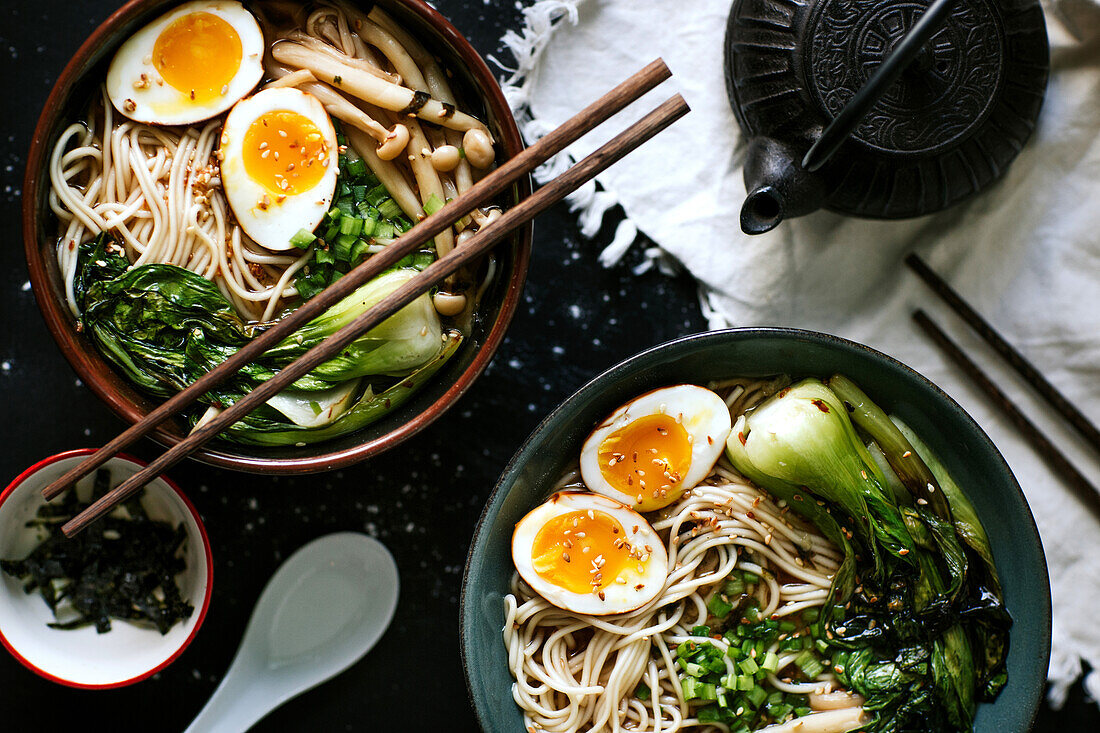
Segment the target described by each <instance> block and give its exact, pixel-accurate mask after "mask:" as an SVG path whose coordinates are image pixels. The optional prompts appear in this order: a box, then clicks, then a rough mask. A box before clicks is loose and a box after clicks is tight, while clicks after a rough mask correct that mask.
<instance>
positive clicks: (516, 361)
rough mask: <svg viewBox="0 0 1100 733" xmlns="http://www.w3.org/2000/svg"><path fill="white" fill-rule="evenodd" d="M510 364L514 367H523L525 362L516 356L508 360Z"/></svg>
mask: <svg viewBox="0 0 1100 733" xmlns="http://www.w3.org/2000/svg"><path fill="white" fill-rule="evenodd" d="M508 366H510V367H512V368H513V369H522V368H523V362H522V361H520V360H519V359H517V358H515V357H512V358H511V359H509V360H508Z"/></svg>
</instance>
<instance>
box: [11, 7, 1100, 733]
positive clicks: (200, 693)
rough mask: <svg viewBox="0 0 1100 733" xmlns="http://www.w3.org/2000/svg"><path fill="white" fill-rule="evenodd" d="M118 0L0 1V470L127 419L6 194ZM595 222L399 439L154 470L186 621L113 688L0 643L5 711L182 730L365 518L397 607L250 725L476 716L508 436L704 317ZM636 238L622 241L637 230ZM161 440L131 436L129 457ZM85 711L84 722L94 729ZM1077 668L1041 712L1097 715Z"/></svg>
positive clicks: (554, 240) (414, 723) (382, 725)
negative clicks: (452, 395) (192, 549)
mask: <svg viewBox="0 0 1100 733" xmlns="http://www.w3.org/2000/svg"><path fill="white" fill-rule="evenodd" d="M434 4H435V5H436V6H437V7H438V8H439V9H440V11H442V12H443V13H444V14H445V15H447V16H448V17H449V18H450V19H451V20H452V21H453V22H454V23H455V25H456V26H457V27H458V28H459V30H460V31H462V32H463V33H465V34H466V36H467V37H468V38H469V39H470V40H471V42H472V43H473V45H474V46H475V47H476V48H477V49H478V50H479V51H480V52H481V53H482V54H483V55H490V54H492V55H494V56H496V57H497V58H503V59H507V52H505V51H502V49H501V48H500V47H499V45H498V40H499V38H500V37H501V35H502V34H503V33H504V31H505V30H507V29H509V28H518V27H519V25H520V10H519V9H518V6H519V5H520V3H517V2H514V1H513V0H436V2H435V3H434ZM117 5H118V0H83V2H81V3H73V2H71V0H21V1H19V2H7V3H4V5H3V10H2V11H0V59H2V64H3V73H2V74H0V88H2V90H3V99H4V100H5V101H4V105H3V108H4V123H5V124H4V131H3V134H2V136H0V169H2V170H0V189H2V190H0V226H2V229H0V233H2V235H3V237H4V243H5V244H4V246H3V247H2V248H0V257H2V258H3V259H2V262H3V266H2V267H0V304H2V305H0V318H2V322H3V327H2V328H0V403H2V404H4V405H5V406H6V409H7V414H6V415H5V418H4V419H3V420H2V421H0V445H2V446H3V451H2V453H0V485H3V484H6V483H7V482H8V481H10V480H11V478H13V477H14V476H15V475H16V474H18V473H19V472H20V471H22V470H23V469H24V468H25V467H27V466H28V465H30V464H31V463H34V462H35V461H37V460H39V459H41V458H44V457H46V456H49V455H52V454H55V453H58V452H61V451H64V450H68V449H71V448H78V447H90V446H99V445H102V444H103V443H104V442H106V441H107V440H108V439H109V438H111V437H112V436H114V435H115V434H116V433H118V432H119V431H120V430H121V429H122V428H123V427H124V426H123V425H122V423H121V422H120V421H119V420H118V419H117V418H116V417H115V416H114V415H113V413H111V412H110V411H109V410H108V409H107V408H106V407H105V406H104V405H102V404H101V403H100V402H99V401H98V400H97V399H96V398H95V396H94V395H92V393H91V392H90V391H89V390H88V389H87V388H86V387H84V386H83V385H82V384H81V383H80V381H79V380H78V379H77V378H76V375H75V374H74V373H73V371H72V370H71V369H70V367H69V365H68V362H66V361H65V359H64V358H63V357H62V356H61V354H60V352H59V351H58V349H57V347H56V346H55V344H54V342H53V340H52V338H51V337H50V335H49V333H48V332H47V330H46V328H45V325H44V323H43V322H42V319H41V317H40V316H39V313H38V309H37V307H36V305H35V302H34V295H33V293H32V292H31V291H30V284H29V282H28V276H27V270H26V266H25V264H24V261H23V250H22V243H21V233H20V223H19V207H20V197H21V195H22V192H21V191H20V185H21V181H22V176H23V166H24V162H25V158H26V151H27V146H28V144H29V141H30V135H31V131H32V129H33V126H34V123H35V121H36V119H37V117H38V113H39V111H40V110H41V107H42V104H43V103H44V101H45V99H46V95H47V93H48V92H49V90H50V87H51V86H52V84H53V82H54V79H55V78H56V77H57V75H58V73H59V72H60V71H61V69H62V67H63V66H64V64H65V63H66V62H67V60H68V58H69V56H70V55H71V54H72V53H73V51H75V50H76V48H77V46H78V45H79V44H80V43H81V42H82V41H83V39H84V38H85V36H86V35H87V34H88V33H89V32H91V30H92V29H93V28H94V27H95V26H96V25H98V24H99V23H100V22H102V21H103V20H104V19H105V18H106V17H107V15H108V14H109V13H110V12H111V11H112V10H114V9H115V8H116V7H117ZM608 237H609V232H603V233H601V236H600V237H597V239H596V240H594V241H589V240H585V239H581V238H580V237H579V236H578V235H577V232H576V227H575V224H574V221H573V217H572V215H571V214H570V213H569V212H568V211H567V210H566V208H565V207H564V206H559V207H557V208H555V209H552V210H551V211H549V212H548V213H546V214H545V215H543V216H542V217H541V218H540V219H539V221H538V222H537V224H536V227H535V252H534V258H533V262H532V267H531V271H530V275H529V277H528V282H527V286H526V289H525V293H524V302H523V305H522V306H521V308H520V309H519V311H518V313H517V316H516V318H515V320H514V322H513V324H512V327H511V330H510V332H509V334H510V335H509V336H508V338H507V339H506V340H505V341H504V344H503V345H502V347H501V348H500V350H499V351H498V353H497V355H496V358H495V359H494V361H493V363H492V364H491V365H490V367H489V369H488V370H487V371H486V373H485V374H484V375H483V376H482V377H481V378H480V379H479V380H478V381H477V383H476V384H474V386H473V388H472V389H471V390H470V392H469V393H468V394H467V395H466V396H465V397H463V398H462V399H461V400H460V401H459V402H458V404H457V405H456V406H455V407H454V408H453V409H452V410H451V411H450V412H449V413H447V414H446V415H444V416H443V417H442V418H441V419H440V420H438V421H437V422H435V423H434V424H433V425H432V426H431V427H429V428H428V429H427V430H425V431H424V432H422V433H420V434H419V435H418V436H416V437H415V438H413V439H411V440H409V441H408V442H406V443H404V444H403V445H402V446H401V447H400V448H399V449H397V450H394V451H392V452H390V453H388V454H385V455H382V456H380V457H378V458H375V459H372V460H370V461H368V462H366V463H363V464H360V465H358V466H355V467H353V468H349V469H346V470H343V471H338V472H333V473H328V474H319V475H316V476H306V477H298V478H277V477H263V476H252V475H246V474H237V473H231V472H226V471H221V470H217V469H213V468H210V467H208V466H205V465H202V464H199V463H195V462H186V463H183V464H181V465H179V466H177V467H176V468H174V469H172V471H171V472H170V475H171V477H172V478H173V479H175V480H176V481H177V482H178V483H179V484H180V485H181V486H182V487H183V488H184V490H185V491H186V492H187V493H188V495H189V496H190V497H191V499H192V500H193V501H194V503H195V504H196V506H197V507H198V509H199V511H200V513H201V514H202V516H203V520H204V522H205V523H206V528H207V530H208V532H209V534H210V540H211V544H212V547H213V554H214V582H213V599H212V602H211V605H210V610H209V613H208V615H207V617H206V620H205V622H204V625H203V627H202V630H201V632H200V633H199V634H198V636H197V637H196V638H195V640H194V641H193V643H192V644H191V646H190V647H189V648H188V649H187V650H186V651H185V652H184V653H183V655H182V656H181V657H180V658H179V659H178V660H176V662H175V663H173V664H172V665H171V666H170V667H168V668H167V669H166V670H164V671H163V672H161V673H159V674H157V675H156V676H154V677H153V678H151V679H150V680H147V681H145V682H141V683H139V684H137V685H134V686H132V687H129V688H124V689H121V690H113V691H96V692H87V691H79V690H72V689H69V688H63V687H60V686H58V685H54V684H52V683H49V682H47V681H45V680H43V679H40V678H39V677H37V676H35V675H34V674H32V673H31V672H29V671H27V670H26V669H24V668H23V667H22V666H21V665H20V664H19V663H18V662H16V661H15V660H14V659H13V658H11V657H10V656H9V655H6V654H0V709H2V710H3V711H4V713H3V720H4V722H5V723H8V724H12V723H15V722H17V721H21V722H23V723H33V724H34V725H35V726H36V727H37V728H38V729H42V730H62V729H68V730H75V729H79V727H80V726H81V725H82V724H83V725H88V723H89V722H90V721H98V722H99V723H105V722H107V721H110V722H111V723H112V728H114V729H116V730H118V731H131V730H133V731H173V730H183V728H185V727H186V725H187V723H188V722H189V721H190V720H191V718H192V717H193V716H194V715H195V714H196V713H197V712H198V711H199V709H200V708H201V707H202V705H203V703H204V702H205V701H206V699H207V698H208V697H209V696H210V694H211V693H212V692H213V691H214V688H215V687H216V686H217V684H218V682H219V681H220V679H221V677H222V675H223V673H224V672H225V670H226V669H227V668H228V666H229V663H230V660H231V659H232V657H233V654H234V652H235V650H236V648H237V644H238V642H239V640H240V638H241V634H242V633H243V631H244V627H245V624H246V623H247V621H248V617H249V614H250V612H251V610H252V607H253V604H254V603H255V602H256V599H257V598H258V596H259V594H260V591H261V589H262V588H263V585H264V583H265V582H266V580H267V578H268V577H269V576H270V575H271V573H272V572H274V570H275V568H276V567H278V565H279V563H280V562H281V561H282V560H283V559H285V558H286V557H287V556H288V555H290V554H291V553H292V552H293V551H294V550H295V549H297V548H298V547H300V546H301V545H302V544H304V543H306V542H308V541H309V540H311V539H313V538H315V537H318V536H320V535H323V534H327V533H329V532H334V531H339V530H353V531H359V532H365V533H368V534H370V535H372V536H374V537H376V538H378V539H379V540H381V541H382V542H383V543H385V544H386V546H387V547H389V549H390V551H391V552H392V553H393V554H394V557H395V558H396V560H397V564H398V567H399V569H400V574H401V596H400V601H399V603H398V607H397V614H396V616H395V618H394V621H393V624H392V625H391V626H390V628H389V630H388V631H387V633H386V635H385V636H384V637H383V638H382V640H381V641H380V642H379V644H378V646H377V647H375V649H374V650H373V651H371V652H370V653H369V654H368V655H367V656H366V657H365V658H364V659H363V660H361V661H360V662H359V663H358V664H356V665H354V666H353V667H352V668H350V669H349V670H348V671H346V672H344V673H343V674H341V675H339V676H338V677H336V678H335V679H333V680H331V681H330V682H328V683H326V684H324V685H322V686H321V687H319V688H316V689H314V690H311V691H309V692H307V693H305V694H304V695H302V696H300V697H299V698H297V699H295V700H292V701H290V702H288V703H287V704H285V705H283V706H282V707H280V708H279V709H278V710H277V711H276V712H275V713H273V714H271V715H269V716H268V717H267V718H265V719H264V720H263V721H261V722H260V723H259V724H257V725H256V726H255V728H254V729H253V730H256V731H277V730H278V731H285V730H292V731H299V730H302V731H305V730H317V731H341V730H348V731H360V730H364V731H365V730H371V731H374V730H446V731H463V730H476V723H475V719H474V713H473V709H472V707H471V705H470V702H469V699H468V697H467V694H466V685H465V682H464V680H463V675H462V669H461V663H460V660H459V652H458V596H459V587H460V583H461V578H462V568H463V564H464V562H465V558H466V550H467V548H468V545H469V540H470V536H471V534H472V532H473V529H474V525H475V523H476V521H477V518H478V516H479V514H480V512H481V508H482V505H483V503H484V502H485V500H486V498H487V497H488V495H489V492H490V491H491V490H492V487H493V485H494V483H495V482H496V479H497V477H498V475H499V474H500V472H501V470H502V469H503V468H504V465H505V464H506V463H507V461H508V459H509V458H510V456H511V455H512V453H513V452H514V451H515V450H516V449H517V448H518V447H519V444H520V442H521V441H522V439H523V437H524V436H525V435H526V434H527V433H528V432H530V431H531V430H532V429H533V428H534V427H535V425H536V424H537V423H538V422H539V421H540V420H541V419H542V418H543V417H544V416H545V415H546V414H547V413H549V412H550V410H551V409H552V408H553V407H554V406H556V405H557V404H558V403H559V402H561V401H562V400H564V399H565V398H566V397H567V396H568V395H569V394H571V393H572V392H573V391H574V390H576V389H577V388H578V387H580V386H581V385H582V384H584V383H585V382H586V381H587V380H588V379H589V378H591V377H593V376H595V375H596V374H598V373H599V372H601V371H603V370H604V369H606V368H607V367H609V366H611V365H612V364H614V363H615V362H618V361H619V360H621V359H623V358H625V357H627V356H629V355H631V354H633V353H635V352H637V351H640V350H642V349H644V348H646V347H649V346H652V345H655V344H657V343H660V342H662V341H666V340H668V339H671V338H673V337H676V336H679V335H682V334H685V333H690V332H694V331H700V330H703V329H704V328H705V322H704V320H703V318H702V316H701V315H700V313H699V308H698V306H697V303H696V296H695V285H694V283H693V282H692V281H691V279H690V278H688V277H687V276H680V277H677V278H672V277H667V276H665V275H661V274H658V273H657V272H655V271H649V272H646V273H644V274H635V273H634V272H633V271H632V268H633V267H634V266H636V265H637V264H638V262H639V257H640V256H639V255H637V254H635V255H632V256H631V257H628V258H627V261H626V262H625V263H624V264H623V265H620V266H618V267H616V268H613V269H610V270H607V269H602V268H601V267H599V265H598V264H597V262H596V255H597V253H598V252H599V249H600V248H601V247H602V246H603V245H604V244H606V243H607V241H608ZM640 249H641V248H636V250H640ZM156 451H157V447H156V446H155V445H153V444H152V443H148V442H146V443H143V444H141V445H140V446H139V447H137V449H136V450H134V451H132V452H133V453H135V454H136V455H137V456H139V457H142V458H146V459H148V458H150V457H152V456H153V455H155V454H156ZM99 727H100V726H99V725H92V726H91V729H92V730H96V729H98V728H99ZM1098 728H1100V713H1097V708H1096V706H1095V705H1093V704H1090V703H1086V702H1084V700H1083V694H1082V692H1081V689H1080V686H1078V687H1077V688H1075V689H1074V691H1073V693H1072V695H1071V699H1070V702H1069V704H1068V705H1067V707H1066V708H1065V709H1064V710H1063V711H1061V712H1058V713H1055V712H1052V711H1051V710H1049V709H1047V708H1046V707H1044V709H1043V710H1042V712H1041V713H1040V718H1039V723H1038V725H1037V726H1036V730H1038V731H1066V730H1075V731H1076V730H1097V729H1098Z"/></svg>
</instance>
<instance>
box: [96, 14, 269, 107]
mask: <svg viewBox="0 0 1100 733" xmlns="http://www.w3.org/2000/svg"><path fill="white" fill-rule="evenodd" d="M199 12H202V13H209V14H211V15H216V16H218V17H219V18H221V19H222V20H224V21H226V22H227V23H229V25H231V26H233V29H234V30H235V31H236V32H237V35H238V36H239V37H240V40H241V64H240V68H238V69H237V73H236V74H235V75H234V76H233V78H232V79H231V80H230V82H229V83H228V84H227V85H226V89H225V93H224V94H222V95H220V96H218V97H216V98H214V99H211V100H207V101H205V102H196V101H193V100H192V99H191V98H190V96H189V94H188V93H187V92H184V91H181V90H179V89H176V88H175V87H173V86H171V85H170V84H168V83H166V82H165V81H164V80H163V79H162V78H161V76H160V74H159V73H158V72H157V70H156V68H155V67H154V65H153V47H154V45H155V44H156V41H157V37H158V36H160V34H161V32H162V31H163V30H164V29H165V28H167V27H168V26H169V25H171V24H172V23H173V22H174V21H176V20H177V19H179V18H181V17H183V16H185V15H189V14H191V13H199ZM263 54H264V36H263V32H262V31H261V30H260V24H259V23H257V22H256V18H255V17H253V15H252V13H250V12H248V11H247V10H245V9H244V6H243V5H241V4H240V3H239V2H235V1H234V0H194V2H189V3H184V4H183V5H180V6H179V7H177V8H176V9H175V10H172V11H171V12H169V13H166V14H164V15H162V16H160V17H159V18H157V19H156V20H154V21H153V22H152V23H150V24H149V25H147V26H145V27H144V28H142V29H141V30H139V31H138V32H137V33H135V34H134V35H133V36H131V37H130V38H129V39H127V40H126V42H125V43H123V44H122V46H120V47H119V49H118V51H117V52H115V56H114V58H113V59H112V60H111V65H110V67H109V68H108V69H107V95H108V96H109V97H110V99H111V104H112V105H114V107H115V109H117V110H118V111H119V112H120V113H122V114H124V115H126V116H127V117H129V118H130V119H132V120H136V121H138V122H147V123H151V124H157V125H189V124H192V123H195V122H200V121H202V120H206V119H209V118H211V117H213V116H215V115H218V114H221V113H222V112H224V111H225V110H227V109H229V108H230V107H232V106H233V105H234V104H236V102H237V101H238V100H239V99H241V98H242V97H243V96H245V95H246V94H248V93H249V92H250V91H252V89H254V88H255V86H256V85H257V84H258V83H259V82H260V79H261V78H263V73H264V70H263Z"/></svg>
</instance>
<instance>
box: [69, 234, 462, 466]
mask: <svg viewBox="0 0 1100 733" xmlns="http://www.w3.org/2000/svg"><path fill="white" fill-rule="evenodd" d="M77 268H78V272H77V277H76V279H75V281H74V286H75V292H76V296H77V303H78V304H79V305H80V309H81V318H80V328H81V329H82V330H83V331H84V332H85V333H86V334H87V335H88V336H89V338H91V340H92V341H93V342H94V343H95V345H96V347H97V348H98V349H99V351H100V352H101V353H102V354H103V355H104V356H105V357H106V358H107V359H108V360H109V361H110V362H111V363H112V364H114V365H115V366H116V367H117V368H118V369H119V370H120V371H121V372H122V373H123V374H124V375H125V376H126V377H127V378H128V379H129V380H130V381H131V382H133V383H134V384H135V385H136V386H137V387H139V388H140V389H142V390H143V391H145V392H147V393H149V394H153V395H157V396H163V397H167V396H170V395H172V394H174V393H176V392H178V391H179V390H181V389H183V388H185V387H187V386H188V385H190V384H192V383H193V382H194V381H195V380H197V379H199V378H200V377H201V376H202V375H203V374H205V373H207V372H208V371H210V370H211V369H213V368H214V367H215V366H217V365H218V364H220V363H221V362H222V361H224V360H225V359H227V358H228V357H230V356H231V355H233V354H234V353H236V352H237V350H239V349H240V348H241V347H242V346H244V345H245V344H247V343H248V342H249V341H250V340H251V339H253V338H255V337H256V336H257V335H258V334H260V333H261V332H262V331H263V330H264V329H265V328H268V327H269V326H270V324H252V323H246V322H244V321H243V320H242V319H241V318H240V317H239V316H238V315H237V314H236V312H235V311H234V309H233V307H232V305H231V304H230V302H229V301H228V300H227V299H226V298H225V297H224V296H223V295H222V294H221V292H220V291H219V290H218V288H217V286H215V285H214V284H213V283H211V282H210V281H208V280H206V279H205V278H203V277H201V276H199V275H197V274H195V273H193V272H191V271H189V270H186V269H184V268H181V267H176V266H174V265H163V264H152V265H142V266H138V267H130V264H129V262H128V261H127V260H126V259H125V257H124V256H123V255H122V254H121V252H120V248H118V247H117V246H113V245H112V242H111V240H110V238H109V236H107V235H105V234H104V235H100V236H99V237H98V238H97V239H95V240H93V241H92V242H89V243H86V244H85V245H83V246H82V247H81V251H80V257H79V260H78V263H77ZM415 274H416V270H414V269H411V268H401V267H399V268H396V269H393V270H389V271H387V272H384V273H382V274H381V275H379V276H378V277H377V278H375V279H374V280H371V281H370V282H368V283H366V284H365V285H363V286H361V287H360V288H359V289H358V290H356V291H355V292H354V293H352V294H351V295H350V296H348V297H347V298H345V299H344V300H343V301H341V302H340V303H337V304H336V305H335V306H333V307H332V308H330V309H329V310H328V311H326V312H325V313H324V314H322V315H321V316H319V317H317V318H315V319H314V320H312V321H310V322H309V323H307V324H306V325H305V326H303V327H302V328H301V329H299V330H298V331H296V332H295V333H294V334H293V335H292V336H291V337H289V338H287V339H286V340H284V341H283V342H281V343H280V344H278V345H277V346H275V347H274V348H273V349H271V350H270V351H268V352H267V353H266V354H265V355H264V356H263V357H261V358H259V359H257V360H256V361H254V362H251V363H249V364H248V365H246V366H245V367H244V368H243V369H241V370H240V371H239V372H238V373H237V374H236V375H234V376H233V377H231V378H230V379H229V380H227V381H225V382H223V383H222V384H220V385H218V386H216V387H214V388H212V389H211V390H210V391H209V392H207V393H206V395H205V396H204V397H203V398H202V399H203V402H205V403H206V405H208V406H209V411H208V414H214V413H215V412H216V411H218V410H220V409H224V408H225V407H227V406H229V405H231V404H233V403H234V402H236V401H237V400H238V399H240V398H241V397H242V396H243V395H244V394H247V393H248V392H250V391H251V390H252V389H254V388H255V387H256V386H257V385H259V384H261V383H263V382H264V381H266V380H268V379H270V378H271V377H273V376H274V375H275V374H277V373H278V372H279V370H280V369H282V368H283V367H285V366H286V365H288V364H289V363H290V362H292V361H294V360H295V359H297V358H298V357H299V356H301V355H302V354H304V353H305V352H306V351H308V350H309V349H310V348H311V347H313V346H315V345H316V344H318V343H320V342H321V341H322V340H324V339H325V338H326V337H328V336H329V335H331V334H333V333H335V332H336V331H338V330H339V329H340V328H342V327H343V326H344V325H346V324H347V323H350V322H351V321H352V320H353V319H354V318H355V317H356V316H358V315H359V314H361V313H363V312H364V311H366V310H367V309H369V308H371V307H372V306H373V305H374V304H376V303H378V302H379V301H381V300H382V299H383V298H384V297H386V296H387V295H389V294H390V293H391V292H393V291H394V290H396V289H397V288H398V287H399V286H401V285H402V284H403V283H405V282H407V281H408V279H409V278H411V277H413V276H414V275H415ZM461 339H462V336H461V334H460V333H458V332H456V331H444V330H443V328H442V326H441V324H440V321H439V318H438V316H437V315H436V312H435V309H434V308H433V306H432V304H431V300H430V297H429V295H427V294H424V295H421V296H420V297H419V298H417V299H416V300H415V301H413V302H412V303H410V304H409V305H407V306H406V307H405V308H403V309H401V310H400V311H398V312H397V313H396V314H394V315H393V316H391V317H390V318H388V319H387V320H386V321H384V322H383V323H382V324H380V325H379V326H377V327H376V328H374V329H372V330H371V331H369V332H368V333H366V334H364V335H362V336H360V337H359V338H358V339H356V340H355V341H354V342H352V343H351V344H350V345H348V347H346V348H345V349H344V350H342V351H341V352H340V354H339V355H337V356H336V357H335V358H333V359H331V360H329V361H327V362H325V363H323V364H321V365H320V366H318V367H317V368H315V369H314V370H313V371H311V372H309V373H308V374H307V375H305V376H304V377H301V378H300V379H298V380H297V381H296V382H295V383H294V384H293V385H292V386H291V387H290V388H288V389H286V390H284V391H282V392H281V393H279V394H278V395H277V396H276V397H275V398H273V399H271V400H270V401H268V403H267V404H265V405H263V406H261V407H259V408H257V409H256V410H254V411H253V412H252V413H251V414H249V415H248V416H246V417H245V418H243V419H242V420H240V421H239V422H237V423H235V424H234V425H233V426H231V427H230V428H229V429H228V430H226V431H225V432H224V433H223V435H222V437H223V438H225V439H228V440H233V441H236V442H241V443H250V444H260V445H284V444H296V443H309V442H315V441H319V440H327V439H329V438H332V437H336V436H338V435H343V434H345V433H348V432H352V431H354V430H357V429H359V428H361V427H363V426H365V425H367V424H369V423H371V422H373V421H375V420H377V419H378V418H380V417H382V416H383V415H385V414H386V413H388V412H390V411H392V410H394V409H396V408H397V407H398V406H399V405H400V404H401V403H403V402H405V401H406V400H407V399H408V397H409V396H410V395H411V394H412V393H413V392H414V391H415V390H416V388H418V387H419V386H421V385H422V384H423V383H424V380H425V379H427V378H428V377H429V376H430V375H431V374H432V373H434V372H435V371H437V370H438V369H439V368H440V367H441V366H442V365H443V363H444V362H445V361H446V360H447V359H448V358H450V356H451V355H453V354H454V353H455V351H456V349H457V347H458V344H459V342H460V341H461ZM202 413H203V410H202V408H200V409H198V410H196V411H195V412H194V413H192V414H191V415H189V417H190V419H191V421H192V423H193V424H194V423H196V422H197V421H199V420H200V419H201V416H202Z"/></svg>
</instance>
